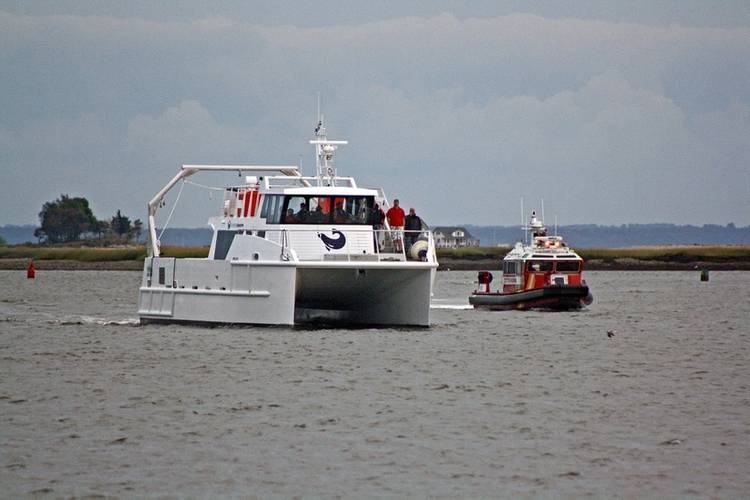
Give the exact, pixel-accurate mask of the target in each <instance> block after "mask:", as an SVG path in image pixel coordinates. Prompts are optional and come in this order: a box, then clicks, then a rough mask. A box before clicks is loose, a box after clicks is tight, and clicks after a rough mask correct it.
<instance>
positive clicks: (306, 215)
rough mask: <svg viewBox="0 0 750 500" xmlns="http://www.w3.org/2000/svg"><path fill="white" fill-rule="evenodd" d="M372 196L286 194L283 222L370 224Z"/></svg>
mask: <svg viewBox="0 0 750 500" xmlns="http://www.w3.org/2000/svg"><path fill="white" fill-rule="evenodd" d="M372 206H373V197H372V196H287V197H286V200H285V202H284V205H283V214H284V218H283V223H284V224H339V225H342V224H359V225H365V224H370V215H371V212H372Z"/></svg>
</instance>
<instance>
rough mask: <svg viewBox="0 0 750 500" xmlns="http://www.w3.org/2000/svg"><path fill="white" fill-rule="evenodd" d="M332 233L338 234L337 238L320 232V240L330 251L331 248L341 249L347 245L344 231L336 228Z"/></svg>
mask: <svg viewBox="0 0 750 500" xmlns="http://www.w3.org/2000/svg"><path fill="white" fill-rule="evenodd" d="M331 233H332V234H333V235H334V236H336V238H331V237H330V236H326V235H325V234H322V233H318V238H320V241H322V242H323V244H324V245H325V246H326V250H328V251H329V252H330V251H331V249H334V250H339V249H341V248H344V245H346V236H344V233H342V232H341V231H337V230H336V229H334V230H333V231H331Z"/></svg>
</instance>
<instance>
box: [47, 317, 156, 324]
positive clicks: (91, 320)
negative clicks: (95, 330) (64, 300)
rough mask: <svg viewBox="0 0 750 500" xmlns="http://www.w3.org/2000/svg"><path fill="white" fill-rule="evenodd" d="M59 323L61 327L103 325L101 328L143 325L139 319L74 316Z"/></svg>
mask: <svg viewBox="0 0 750 500" xmlns="http://www.w3.org/2000/svg"><path fill="white" fill-rule="evenodd" d="M59 322H60V324H61V325H101V326H108V325H120V326H138V325H140V324H141V321H140V320H139V319H138V318H128V319H122V320H116V319H106V318H96V317H93V316H74V317H72V318H67V319H63V320H59Z"/></svg>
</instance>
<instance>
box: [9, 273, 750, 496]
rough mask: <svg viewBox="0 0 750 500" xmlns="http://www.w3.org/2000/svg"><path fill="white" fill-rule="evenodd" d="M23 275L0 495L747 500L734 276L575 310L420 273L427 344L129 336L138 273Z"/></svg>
mask: <svg viewBox="0 0 750 500" xmlns="http://www.w3.org/2000/svg"><path fill="white" fill-rule="evenodd" d="M37 276H38V278H37V279H36V280H33V281H32V280H26V279H25V275H24V273H22V272H15V271H0V484H2V487H3V490H2V493H0V496H7V497H14V496H17V495H19V494H27V493H30V492H38V493H47V494H49V495H50V496H68V495H87V494H107V495H118V496H126V497H128V496H143V495H149V496H156V495H168V494H176V495H179V496H193V497H200V496H205V495H212V496H247V495H257V496H258V497H269V496H270V497H289V496H296V495H305V494H307V495H309V496H323V497H330V496H344V497H360V496H386V497H394V496H395V497H401V496H420V497H421V496H426V495H430V496H448V497H467V496H474V497H475V496H493V497H494V496H507V497H510V496H518V495H521V496H563V497H580V496H596V497H599V496H607V497H609V496H621V497H641V496H658V497H663V496H667V497H686V496H687V497H689V496H696V497H707V496H711V497H738V496H745V497H747V496H748V495H750V474H748V471H750V390H749V389H750V387H748V386H750V363H749V361H750V359H749V356H748V355H749V351H748V348H749V347H750V326H748V325H749V324H750V273H742V272H715V273H712V274H711V281H710V282H708V283H701V282H699V280H698V273H697V272H685V273H682V272H649V273H646V272H626V273H619V272H599V273H596V272H589V273H588V281H589V284H590V285H591V286H592V289H593V292H594V295H595V302H594V304H593V305H592V306H591V307H590V308H588V309H587V310H584V311H581V312H573V313H539V312H526V313H523V312H515V311H511V312H502V313H493V312H478V311H472V310H465V309H461V308H459V307H454V306H460V305H462V304H467V294H468V292H469V291H470V289H471V288H472V278H473V277H474V273H468V272H466V273H464V272H445V273H439V274H438V280H437V290H436V294H435V307H436V309H434V310H433V323H434V326H433V327H432V328H431V329H428V330H425V329H420V330H393V329H382V330H323V329H317V330H315V329H307V330H304V329H289V328H212V329H209V328H194V327H182V326H144V327H141V326H138V323H137V320H136V316H135V309H136V298H137V297H136V289H137V286H138V283H139V279H140V275H139V273H135V272H64V271H61V272H52V271H42V272H39V273H38V275H37ZM608 330H614V331H615V336H614V337H613V338H608V337H607V334H606V332H607V331H608Z"/></svg>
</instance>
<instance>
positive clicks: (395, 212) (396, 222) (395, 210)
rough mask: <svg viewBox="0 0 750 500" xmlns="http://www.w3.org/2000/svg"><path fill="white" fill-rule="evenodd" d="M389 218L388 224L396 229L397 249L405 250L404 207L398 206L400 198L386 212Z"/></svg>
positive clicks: (395, 240) (394, 234)
mask: <svg viewBox="0 0 750 500" xmlns="http://www.w3.org/2000/svg"><path fill="white" fill-rule="evenodd" d="M385 216H386V217H387V218H388V225H389V226H390V227H391V229H392V230H393V231H394V233H392V235H393V236H392V237H393V244H394V245H395V246H396V251H397V252H401V251H402V250H403V248H404V247H403V243H402V240H401V235H402V234H403V231H404V216H405V214H404V209H403V208H401V207H400V206H398V200H393V206H392V207H391V208H389V209H388V211H387V212H386V213H385Z"/></svg>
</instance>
